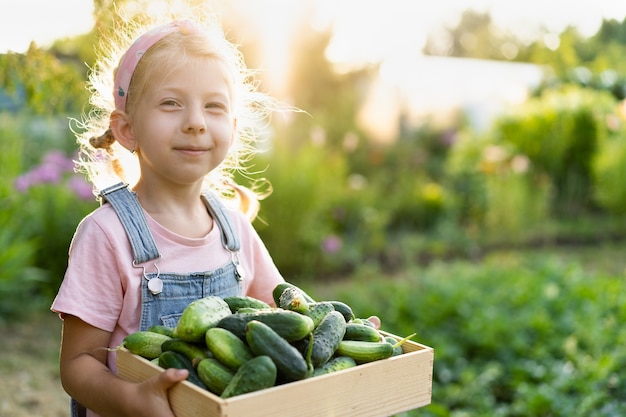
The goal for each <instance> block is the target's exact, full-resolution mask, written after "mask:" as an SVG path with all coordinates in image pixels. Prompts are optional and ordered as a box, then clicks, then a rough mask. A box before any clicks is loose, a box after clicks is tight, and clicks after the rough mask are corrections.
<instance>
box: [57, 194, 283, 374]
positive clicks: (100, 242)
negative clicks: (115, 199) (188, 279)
mask: <svg viewBox="0 0 626 417" xmlns="http://www.w3.org/2000/svg"><path fill="white" fill-rule="evenodd" d="M228 211H229V214H230V218H231V220H232V222H233V224H234V227H235V230H236V232H237V233H238V236H239V240H240V242H241V250H240V252H239V260H240V263H241V266H242V267H243V268H244V271H245V276H244V279H243V294H245V295H249V296H252V297H255V298H258V299H260V300H263V301H266V302H268V303H273V300H272V290H273V289H274V287H275V286H276V285H277V284H279V283H280V282H283V281H284V280H283V278H282V276H281V275H280V273H279V271H278V269H277V268H276V266H275V265H274V262H273V261H272V258H271V257H270V255H269V253H268V251H267V249H266V248H265V245H264V244H263V242H262V241H261V239H260V238H259V236H258V234H257V233H256V231H255V230H254V228H253V227H252V225H251V223H250V222H249V221H248V220H247V219H246V218H245V217H244V216H243V214H242V213H240V212H238V211H234V210H228ZM144 213H145V212H144ZM145 215H146V219H147V222H148V226H149V228H150V230H151V232H152V236H153V237H154V241H155V243H156V245H157V248H158V250H159V253H160V254H161V259H159V260H158V268H159V270H160V271H161V272H163V273H164V272H179V273H188V272H199V271H211V270H214V269H217V268H219V267H222V266H224V265H225V264H226V263H228V262H229V261H230V260H231V254H230V252H228V251H227V250H226V249H225V248H224V247H223V245H222V241H221V235H220V230H219V227H217V226H214V227H213V228H212V230H211V231H210V232H209V234H208V235H207V236H205V237H203V238H198V239H193V238H187V237H184V236H181V235H178V234H176V233H173V232H171V231H169V230H168V229H166V228H165V227H163V226H161V225H160V224H159V223H157V222H156V221H155V220H154V219H152V218H151V217H150V216H149V215H148V214H147V213H145ZM143 265H144V266H145V267H146V270H147V272H154V270H153V269H152V263H151V261H149V262H147V263H145V264H143ZM142 273H143V270H142V269H141V268H135V267H133V252H132V248H131V246H130V243H129V241H128V238H127V237H126V232H125V230H124V228H123V226H122V223H121V222H120V220H119V218H118V217H117V214H116V213H115V211H114V209H113V207H112V206H111V205H109V204H105V205H103V206H102V207H99V208H98V209H96V210H95V211H94V212H93V213H91V214H90V215H88V216H87V217H85V219H83V221H82V222H81V223H80V224H79V226H78V228H77V230H76V233H75V235H74V238H73V240H72V244H71V246H70V257H69V264H68V268H67V271H66V273H65V278H64V280H63V283H62V284H61V287H60V289H59V292H58V294H57V296H56V298H55V300H54V302H53V304H52V311H55V312H57V313H59V314H60V315H61V317H62V316H63V315H65V314H71V315H74V316H76V317H78V318H80V319H81V320H83V321H85V322H86V323H88V324H90V325H92V326H94V327H97V328H99V329H103V330H105V331H108V332H112V335H111V340H110V343H109V348H115V347H117V346H119V345H120V343H121V342H122V340H123V338H124V337H125V336H126V335H128V334H130V333H132V332H135V331H137V330H139V322H140V317H141V281H142V277H143V275H142ZM108 366H109V368H110V369H111V370H112V371H113V372H116V369H117V368H116V366H115V351H111V352H109V356H108Z"/></svg>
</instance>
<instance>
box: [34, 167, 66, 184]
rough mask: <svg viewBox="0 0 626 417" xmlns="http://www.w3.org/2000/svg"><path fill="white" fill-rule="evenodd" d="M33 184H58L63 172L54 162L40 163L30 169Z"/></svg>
mask: <svg viewBox="0 0 626 417" xmlns="http://www.w3.org/2000/svg"><path fill="white" fill-rule="evenodd" d="M30 174H31V175H32V180H33V185H35V184H58V183H59V182H60V181H61V176H62V174H63V172H62V171H61V170H60V169H59V166H58V165H55V164H46V163H44V164H41V165H39V166H36V167H35V168H34V169H33V170H31V171H30Z"/></svg>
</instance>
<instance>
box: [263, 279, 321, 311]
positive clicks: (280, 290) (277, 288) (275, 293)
mask: <svg viewBox="0 0 626 417" xmlns="http://www.w3.org/2000/svg"><path fill="white" fill-rule="evenodd" d="M291 287H295V288H297V289H298V290H300V291H301V292H302V294H303V295H304V298H305V300H306V301H307V302H309V303H314V302H315V300H314V299H313V298H312V297H311V296H310V295H309V294H307V293H306V291H304V290H303V289H302V288H300V287H298V286H297V285H294V284H292V283H290V282H286V281H285V282H281V283H280V284H278V285H277V286H275V287H274V289H273V290H272V297H273V298H274V303H276V305H279V301H280V296H281V294H282V293H283V291H285V289H287V288H291Z"/></svg>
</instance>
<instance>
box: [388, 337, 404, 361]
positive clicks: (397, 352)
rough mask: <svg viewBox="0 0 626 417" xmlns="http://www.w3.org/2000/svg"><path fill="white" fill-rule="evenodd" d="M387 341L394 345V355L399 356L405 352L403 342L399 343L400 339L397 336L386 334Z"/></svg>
mask: <svg viewBox="0 0 626 417" xmlns="http://www.w3.org/2000/svg"><path fill="white" fill-rule="evenodd" d="M385 341H386V342H387V343H391V345H392V346H393V355H392V356H398V355H402V354H403V353H404V350H402V344H398V340H397V339H396V338H395V337H391V336H385Z"/></svg>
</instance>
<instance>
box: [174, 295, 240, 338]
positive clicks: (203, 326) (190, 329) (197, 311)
mask: <svg viewBox="0 0 626 417" xmlns="http://www.w3.org/2000/svg"><path fill="white" fill-rule="evenodd" d="M231 314H232V313H231V311H230V307H229V306H228V304H227V303H226V301H224V300H223V299H222V298H220V297H217V296H214V295H210V296H208V297H205V298H200V299H198V300H195V301H192V302H191V303H190V304H189V305H187V307H185V309H184V310H183V314H182V315H181V316H180V319H179V320H178V324H177V325H176V329H175V331H174V334H175V335H176V337H178V338H180V339H182V340H185V341H187V342H202V341H204V335H205V333H206V331H207V330H208V329H210V328H211V327H215V325H216V324H217V322H218V321H219V320H220V319H221V318H223V317H226V316H229V315H231Z"/></svg>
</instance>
